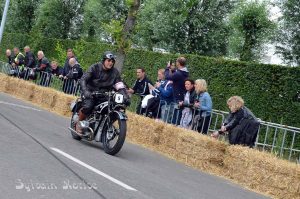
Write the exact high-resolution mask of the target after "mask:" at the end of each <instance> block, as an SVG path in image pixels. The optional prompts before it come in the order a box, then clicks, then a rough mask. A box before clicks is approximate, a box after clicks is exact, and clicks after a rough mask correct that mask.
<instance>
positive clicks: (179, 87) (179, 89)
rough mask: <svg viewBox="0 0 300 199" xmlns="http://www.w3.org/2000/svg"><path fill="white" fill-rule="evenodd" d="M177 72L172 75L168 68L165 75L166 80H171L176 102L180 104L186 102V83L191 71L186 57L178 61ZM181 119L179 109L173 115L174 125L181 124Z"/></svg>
mask: <svg viewBox="0 0 300 199" xmlns="http://www.w3.org/2000/svg"><path fill="white" fill-rule="evenodd" d="M176 67H177V70H176V71H175V72H173V73H172V71H171V69H170V68H169V67H167V68H166V71H165V75H166V80H170V81H172V82H173V95H174V99H175V102H176V103H178V102H180V101H183V100H184V94H185V87H184V82H185V80H186V79H187V78H188V77H189V71H188V69H187V67H186V59H185V58H184V57H179V58H177V60H176ZM180 119H181V111H180V110H179V109H175V111H174V115H173V120H172V123H173V124H177V125H178V124H179V122H180Z"/></svg>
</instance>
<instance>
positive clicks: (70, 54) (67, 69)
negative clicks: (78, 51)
mask: <svg viewBox="0 0 300 199" xmlns="http://www.w3.org/2000/svg"><path fill="white" fill-rule="evenodd" d="M71 58H75V60H76V64H78V61H77V58H76V57H75V54H74V52H73V50H72V49H71V48H69V49H68V50H67V58H66V61H65V64H64V67H63V72H62V74H61V75H60V78H64V79H66V78H65V77H66V76H67V74H69V72H70V70H71V66H70V59H71Z"/></svg>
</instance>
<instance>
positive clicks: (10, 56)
mask: <svg viewBox="0 0 300 199" xmlns="http://www.w3.org/2000/svg"><path fill="white" fill-rule="evenodd" d="M5 55H6V57H7V63H8V64H10V65H11V64H12V63H13V55H12V54H11V50H10V49H6V51H5Z"/></svg>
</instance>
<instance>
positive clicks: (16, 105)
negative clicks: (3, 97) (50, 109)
mask: <svg viewBox="0 0 300 199" xmlns="http://www.w3.org/2000/svg"><path fill="white" fill-rule="evenodd" d="M0 104H5V105H9V106H15V107H19V108H24V109H30V110H34V111H41V110H39V109H36V108H32V107H29V106H23V105H19V104H13V103H9V102H3V101H0Z"/></svg>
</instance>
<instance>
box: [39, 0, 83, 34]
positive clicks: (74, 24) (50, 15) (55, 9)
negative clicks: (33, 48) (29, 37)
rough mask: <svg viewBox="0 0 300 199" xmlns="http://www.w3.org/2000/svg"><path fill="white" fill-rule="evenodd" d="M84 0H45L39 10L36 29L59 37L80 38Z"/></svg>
mask: <svg viewBox="0 0 300 199" xmlns="http://www.w3.org/2000/svg"><path fill="white" fill-rule="evenodd" d="M84 2H85V1H84V0H73V1H72V0H52V1H44V2H43V3H42V4H41V6H40V8H39V11H38V15H37V22H36V25H35V31H36V30H37V31H39V32H41V33H42V35H43V36H46V37H54V38H58V39H67V38H72V39H78V38H79V37H80V32H81V27H82V14H83V7H84Z"/></svg>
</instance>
